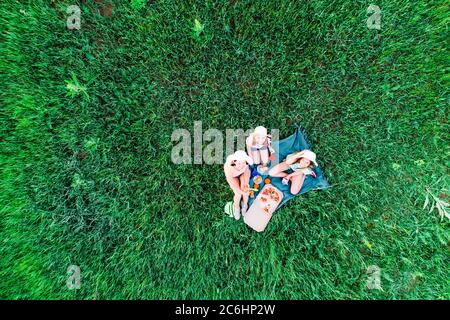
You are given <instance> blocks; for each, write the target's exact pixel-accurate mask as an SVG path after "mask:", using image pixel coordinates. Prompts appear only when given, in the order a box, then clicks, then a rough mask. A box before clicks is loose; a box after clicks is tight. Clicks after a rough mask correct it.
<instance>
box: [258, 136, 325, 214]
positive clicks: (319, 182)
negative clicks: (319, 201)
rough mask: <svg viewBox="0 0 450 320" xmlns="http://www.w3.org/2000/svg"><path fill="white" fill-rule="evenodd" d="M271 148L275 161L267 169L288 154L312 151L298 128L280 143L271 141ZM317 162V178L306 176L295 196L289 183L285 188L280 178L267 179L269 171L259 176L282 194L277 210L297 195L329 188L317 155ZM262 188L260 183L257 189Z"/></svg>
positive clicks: (262, 184) (315, 168)
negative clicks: (306, 150) (267, 180)
mask: <svg viewBox="0 0 450 320" xmlns="http://www.w3.org/2000/svg"><path fill="white" fill-rule="evenodd" d="M272 147H273V148H274V149H275V155H276V159H275V161H272V163H271V164H270V166H269V168H271V167H273V166H274V165H276V164H278V163H280V162H281V161H283V160H284V159H285V158H286V156H287V155H288V154H291V153H295V152H298V151H302V150H305V149H309V150H311V151H314V150H312V148H311V145H310V143H309V142H308V141H307V138H306V134H305V133H304V132H303V131H302V130H301V129H299V128H297V129H296V130H295V133H294V134H293V135H291V136H289V137H287V138H286V139H283V140H280V141H273V142H272ZM317 162H318V163H319V166H317V167H314V168H313V170H314V172H315V173H316V175H317V177H316V178H314V177H312V176H311V175H307V176H306V177H305V180H304V181H303V185H302V188H301V189H300V192H299V193H298V194H296V195H293V194H291V192H290V188H291V186H290V183H289V184H288V185H287V186H286V185H284V184H282V183H281V180H282V179H281V178H277V177H269V176H268V171H269V170H267V171H266V173H265V174H264V175H261V177H262V178H263V179H265V178H270V180H271V184H272V185H273V186H275V187H276V188H277V189H278V190H280V191H281V192H283V195H284V197H283V200H282V201H281V203H280V205H279V206H278V208H280V207H281V206H282V205H283V204H285V203H286V202H287V201H289V200H290V199H292V198H294V197H295V196H297V195H300V194H303V193H306V192H308V191H311V190H317V189H326V188H329V187H330V184H329V183H328V181H327V179H326V178H325V176H324V175H323V172H322V169H321V168H320V154H318V155H317ZM250 186H251V187H253V179H252V178H251V179H250ZM263 187H264V183H261V184H260V187H259V189H260V190H261V189H262V188H263ZM257 195H258V193H257V192H255V196H254V198H250V199H249V205H251V204H252V202H253V199H255V198H256V196H257Z"/></svg>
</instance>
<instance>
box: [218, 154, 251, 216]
mask: <svg viewBox="0 0 450 320" xmlns="http://www.w3.org/2000/svg"><path fill="white" fill-rule="evenodd" d="M252 164H253V160H252V158H250V157H249V156H248V155H247V154H246V153H245V151H242V150H238V151H236V152H235V153H234V154H232V155H229V156H228V157H227V160H226V161H225V164H224V166H223V170H224V172H225V177H226V178H227V182H228V184H229V185H230V187H231V189H232V190H233V192H234V198H233V202H234V218H235V219H236V220H239V218H240V217H241V213H240V208H239V206H240V202H241V197H242V200H243V201H242V214H243V215H244V214H245V213H246V212H247V208H248V196H249V191H250V190H249V188H250V185H249V182H250V168H249V165H252Z"/></svg>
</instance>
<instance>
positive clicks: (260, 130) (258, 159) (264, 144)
mask: <svg viewBox="0 0 450 320" xmlns="http://www.w3.org/2000/svg"><path fill="white" fill-rule="evenodd" d="M270 139H271V137H270V135H268V134H267V129H266V128H264V127H261V126H259V127H256V128H255V131H253V132H252V133H251V134H250V135H249V136H248V137H247V140H246V141H245V142H246V145H247V153H248V155H249V156H250V157H251V158H252V159H253V163H255V164H257V165H258V164H260V163H262V165H261V166H259V167H258V169H259V171H260V173H264V172H265V171H266V170H267V164H268V163H269V152H270V153H273V152H274V150H273V149H272V146H271V144H270V142H271V141H270Z"/></svg>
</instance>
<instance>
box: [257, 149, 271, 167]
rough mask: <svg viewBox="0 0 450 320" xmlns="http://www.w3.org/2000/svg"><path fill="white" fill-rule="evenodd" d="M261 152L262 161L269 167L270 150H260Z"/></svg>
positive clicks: (264, 165)
mask: <svg viewBox="0 0 450 320" xmlns="http://www.w3.org/2000/svg"><path fill="white" fill-rule="evenodd" d="M259 152H260V154H261V162H262V165H263V167H267V164H268V163H269V150H267V149H265V150H260V151H259Z"/></svg>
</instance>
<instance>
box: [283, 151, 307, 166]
mask: <svg viewBox="0 0 450 320" xmlns="http://www.w3.org/2000/svg"><path fill="white" fill-rule="evenodd" d="M302 155H303V151H300V152H297V153H294V154H293V155H291V156H290V157H289V156H288V157H287V158H286V163H287V164H293V163H294V162H296V161H297V160H298V159H299V158H301V157H302Z"/></svg>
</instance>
